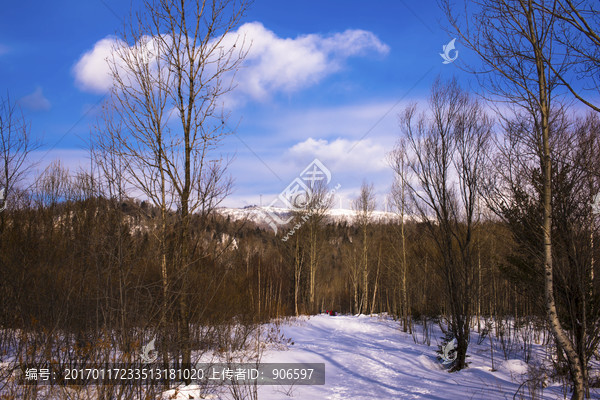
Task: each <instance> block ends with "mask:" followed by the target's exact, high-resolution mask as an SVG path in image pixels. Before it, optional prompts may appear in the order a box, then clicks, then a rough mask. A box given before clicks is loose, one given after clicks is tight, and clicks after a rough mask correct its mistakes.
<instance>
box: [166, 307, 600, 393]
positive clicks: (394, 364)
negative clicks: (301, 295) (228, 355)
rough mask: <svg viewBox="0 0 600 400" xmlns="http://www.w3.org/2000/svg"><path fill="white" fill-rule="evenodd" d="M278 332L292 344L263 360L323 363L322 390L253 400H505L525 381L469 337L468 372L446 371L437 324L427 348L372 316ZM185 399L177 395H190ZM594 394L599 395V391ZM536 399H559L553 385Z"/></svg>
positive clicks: (522, 370)
mask: <svg viewBox="0 0 600 400" xmlns="http://www.w3.org/2000/svg"><path fill="white" fill-rule="evenodd" d="M280 328H281V333H283V334H284V336H285V337H286V338H290V339H291V340H292V341H293V342H294V344H293V345H289V346H282V345H281V344H279V345H277V344H273V345H270V346H269V347H268V348H267V350H266V351H265V353H264V355H263V357H262V362H269V363H272V362H281V363H296V362H299V363H325V385H315V386H294V387H290V386H259V399H260V400H274V399H277V400H279V399H302V400H304V399H330V400H342V399H344V400H345V399H433V400H438V399H439V400H448V399H461V400H462V399H485V400H495V399H512V398H513V396H514V394H515V392H516V391H517V390H518V387H519V385H520V384H521V383H522V382H524V381H525V380H527V375H526V374H527V364H525V363H524V362H523V361H521V360H516V359H513V360H506V361H505V360H504V358H503V356H502V354H501V353H495V359H496V363H495V367H496V369H497V371H494V372H492V371H491V360H490V349H489V341H488V340H487V339H486V340H485V341H484V342H483V343H482V344H481V345H477V340H476V336H477V334H476V333H475V334H473V337H472V340H471V344H470V346H469V351H468V355H469V358H468V360H469V361H470V362H471V364H470V367H469V368H467V369H465V370H463V371H460V372H458V373H448V372H447V371H446V370H444V369H443V368H442V366H441V365H440V363H439V362H438V361H437V360H436V353H435V351H436V349H437V345H436V344H437V340H439V338H440V337H441V332H440V330H439V328H438V327H435V330H434V333H433V334H432V335H431V346H427V345H424V344H416V343H415V342H414V340H413V337H412V336H411V335H410V334H406V333H402V332H401V331H400V329H399V324H398V322H396V321H394V320H392V319H390V318H385V317H378V316H373V317H369V316H335V317H332V316H328V315H317V316H312V317H302V318H298V319H290V320H288V321H287V322H286V323H283V324H282V325H281V326H280ZM419 339H420V335H419ZM184 393H185V390H184V392H183V393H180V394H182V395H183V394H184ZM522 393H523V394H524V397H520V396H517V397H516V398H517V399H518V398H530V396H529V392H528V391H527V389H526V386H524V392H522ZM189 394H190V392H187V394H186V396H184V397H181V398H182V399H183V398H186V399H189V398H197V397H194V396H189ZM539 395H540V393H539V392H538V393H537V396H539ZM593 396H598V398H600V392H599V391H598V389H596V392H595V394H594V395H593ZM177 398H179V397H177ZM223 398H231V396H230V395H223ZM536 398H543V399H563V398H564V395H563V394H562V392H561V387H560V386H559V385H557V384H555V386H550V387H548V388H545V389H544V392H543V397H536Z"/></svg>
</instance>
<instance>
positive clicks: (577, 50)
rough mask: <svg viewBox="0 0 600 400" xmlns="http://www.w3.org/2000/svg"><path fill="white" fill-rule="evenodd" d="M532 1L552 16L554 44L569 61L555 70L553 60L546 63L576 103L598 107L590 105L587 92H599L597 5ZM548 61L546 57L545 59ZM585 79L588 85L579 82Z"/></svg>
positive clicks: (580, 0)
mask: <svg viewBox="0 0 600 400" xmlns="http://www.w3.org/2000/svg"><path fill="white" fill-rule="evenodd" d="M535 4H536V5H537V6H538V7H539V9H540V10H541V11H543V12H544V13H546V14H547V15H548V18H555V19H556V20H557V21H558V23H557V24H556V31H555V32H554V33H553V34H554V36H555V37H556V40H557V42H558V43H560V44H561V45H562V46H563V47H564V54H565V56H566V57H567V59H568V61H569V68H568V69H567V70H566V71H559V70H558V69H557V68H556V67H555V66H554V64H553V63H551V62H548V63H547V65H548V67H549V68H550V70H551V71H552V73H553V74H555V76H556V77H557V79H558V80H559V81H560V83H561V84H562V85H563V86H564V87H566V88H567V89H568V90H569V92H570V93H571V94H572V95H573V96H574V97H575V98H576V99H577V100H579V101H580V102H582V103H583V104H585V105H586V106H588V107H590V108H591V109H592V110H594V111H596V112H600V106H598V105H596V104H594V102H593V100H592V99H591V98H590V96H588V94H589V93H590V92H591V93H595V94H596V95H598V94H599V93H600V80H599V79H598V76H599V74H600V7H599V6H598V3H597V2H596V1H593V0H592V1H590V0H557V1H555V2H544V1H540V2H538V1H536V2H535ZM546 61H549V60H546ZM582 77H585V78H588V80H589V82H591V85H588V86H585V85H583V86H582V85H580V84H578V83H577V82H581V78H582Z"/></svg>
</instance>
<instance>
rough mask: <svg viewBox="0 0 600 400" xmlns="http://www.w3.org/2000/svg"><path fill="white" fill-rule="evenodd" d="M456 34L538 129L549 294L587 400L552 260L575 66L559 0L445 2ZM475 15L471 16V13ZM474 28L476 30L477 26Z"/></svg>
mask: <svg viewBox="0 0 600 400" xmlns="http://www.w3.org/2000/svg"><path fill="white" fill-rule="evenodd" d="M441 4H442V7H443V9H444V11H445V13H446V16H447V19H448V21H449V23H450V25H451V31H452V32H453V33H455V34H456V35H458V36H459V38H460V39H461V42H462V44H463V45H464V46H466V47H467V48H469V49H471V50H473V51H474V52H475V53H476V54H477V55H478V56H479V58H480V60H481V61H482V63H483V64H484V65H483V66H482V67H481V68H479V69H476V68H471V69H470V70H471V71H472V72H476V73H477V75H476V76H477V77H478V79H481V80H482V82H481V83H482V86H483V87H484V89H485V90H486V92H487V93H491V97H494V98H495V99H496V100H498V101H502V100H504V101H506V102H507V103H509V104H508V106H509V107H512V108H513V109H514V108H515V107H516V108H520V109H521V110H525V111H526V112H527V113H529V115H530V116H531V118H532V120H534V121H535V125H536V126H537V127H539V131H540V133H541V136H540V137H539V141H538V143H537V148H538V149H539V150H538V162H539V168H540V170H541V171H542V174H543V177H544V179H543V188H544V190H543V194H542V196H541V200H540V203H541V204H542V205H543V215H542V219H541V221H540V227H539V228H540V231H541V232H543V246H542V248H543V253H544V261H543V264H544V293H545V302H546V313H547V316H548V321H549V322H550V327H551V330H552V334H553V335H554V337H555V339H556V341H557V343H558V344H559V346H560V348H562V349H563V350H564V351H565V353H566V355H567V359H568V364H569V370H570V372H571V378H572V381H573V385H574V391H573V398H574V399H583V396H584V383H583V373H582V369H581V363H580V360H579V356H578V355H577V352H576V350H575V346H574V344H573V342H572V341H571V339H570V338H569V335H568V334H567V332H566V331H565V329H564V328H563V326H562V324H561V321H560V319H559V317H558V313H557V309H556V301H555V297H554V281H553V279H554V270H553V256H552V234H551V229H552V163H551V145H550V141H551V136H550V119H551V114H552V112H553V107H552V103H553V100H554V89H556V87H557V85H558V84H559V82H560V79H559V76H560V75H562V74H565V72H566V71H567V70H568V69H569V67H570V64H569V61H568V60H567V59H565V56H564V54H563V55H561V54H558V53H557V52H556V49H557V48H558V46H557V41H556V35H555V32H556V21H557V19H556V17H555V16H553V15H552V14H548V13H546V12H545V11H544V9H556V6H557V0H550V1H544V0H539V1H533V0H500V1H496V0H494V1H491V0H473V1H471V0H466V1H465V7H464V10H465V15H459V14H457V13H456V12H455V8H454V4H452V3H451V2H450V1H449V0H443V1H441ZM468 9H471V10H476V11H473V12H471V13H468V12H467V11H466V10H468ZM472 24H473V25H472Z"/></svg>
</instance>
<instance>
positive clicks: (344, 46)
mask: <svg viewBox="0 0 600 400" xmlns="http://www.w3.org/2000/svg"><path fill="white" fill-rule="evenodd" d="M225 39H226V41H225V43H226V44H229V45H231V44H232V43H233V42H235V41H236V40H238V42H244V43H246V45H248V43H249V46H250V47H249V50H248V54H247V56H246V59H245V61H244V64H243V67H242V70H241V71H240V72H239V73H238V75H237V83H238V86H237V88H236V93H237V94H240V93H242V94H244V95H246V96H249V97H251V98H253V99H258V100H262V99H265V98H267V97H268V96H269V95H270V94H272V93H274V92H288V93H289V92H293V91H296V90H299V89H302V88H305V87H308V86H311V85H313V84H315V83H318V82H319V81H320V80H321V79H323V78H324V77H326V76H327V75H330V74H332V73H334V72H336V71H338V70H339V69H340V68H341V67H342V66H343V63H344V61H345V60H346V59H347V58H348V57H351V56H359V55H365V54H368V53H369V52H374V53H379V54H387V53H388V52H389V47H388V46H387V45H386V44H384V43H382V42H381V41H380V40H379V39H378V38H377V36H375V35H374V34H373V33H371V32H368V31H364V30H354V29H352V30H346V31H344V32H341V33H336V34H333V35H330V36H323V35H318V34H309V35H302V36H298V37H296V38H294V39H291V38H280V37H278V36H277V35H275V33H274V32H272V31H270V30H268V29H266V28H265V27H264V26H263V25H262V24H261V23H260V22H251V23H246V24H244V25H242V26H241V27H240V28H239V29H238V30H237V31H236V32H232V33H230V34H229V35H228V37H227V38H225Z"/></svg>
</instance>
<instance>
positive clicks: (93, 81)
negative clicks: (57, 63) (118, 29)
mask: <svg viewBox="0 0 600 400" xmlns="http://www.w3.org/2000/svg"><path fill="white" fill-rule="evenodd" d="M118 44H119V41H118V39H116V38H114V37H112V36H109V37H106V38H104V39H101V40H99V41H98V42H96V44H95V45H94V48H93V49H92V50H89V51H87V52H86V53H85V54H83V56H81V58H80V59H79V61H77V63H76V64H75V66H74V67H73V73H74V74H75V82H76V83H77V86H78V87H79V88H80V89H82V90H85V91H88V92H94V93H104V92H107V91H108V90H110V88H111V87H112V83H113V80H112V79H113V78H112V75H111V73H110V68H109V64H108V59H109V58H110V57H111V54H112V52H113V49H114V48H115V46H116V45H118Z"/></svg>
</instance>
